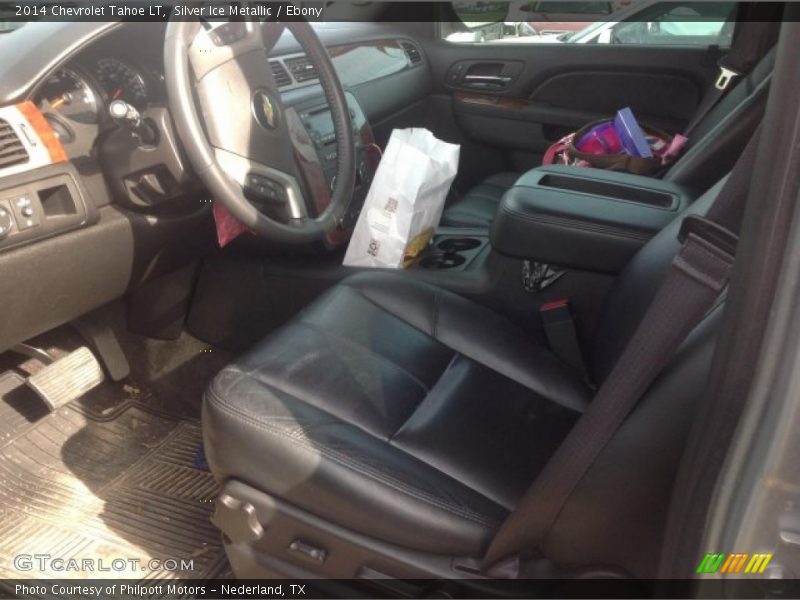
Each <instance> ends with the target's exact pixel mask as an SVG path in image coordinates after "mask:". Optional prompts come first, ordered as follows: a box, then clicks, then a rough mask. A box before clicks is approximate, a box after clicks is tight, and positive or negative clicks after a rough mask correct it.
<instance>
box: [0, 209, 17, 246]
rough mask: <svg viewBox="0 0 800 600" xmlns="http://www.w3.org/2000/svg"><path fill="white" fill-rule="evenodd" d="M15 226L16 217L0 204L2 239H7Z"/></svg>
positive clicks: (0, 232) (0, 236)
mask: <svg viewBox="0 0 800 600" xmlns="http://www.w3.org/2000/svg"><path fill="white" fill-rule="evenodd" d="M13 227H14V219H13V217H12V216H11V213H10V212H9V211H8V210H6V208H5V207H3V206H0V240H2V239H5V238H6V237H7V236H8V234H9V233H11V229H13Z"/></svg>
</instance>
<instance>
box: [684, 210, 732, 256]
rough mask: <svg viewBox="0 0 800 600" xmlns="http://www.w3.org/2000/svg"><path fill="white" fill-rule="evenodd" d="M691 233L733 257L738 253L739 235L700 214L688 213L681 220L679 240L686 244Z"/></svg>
mask: <svg viewBox="0 0 800 600" xmlns="http://www.w3.org/2000/svg"><path fill="white" fill-rule="evenodd" d="M689 234H694V235H696V236H697V237H699V238H700V239H702V240H704V241H705V242H707V243H709V244H711V245H712V246H714V247H715V248H717V249H718V250H721V251H723V252H725V253H726V254H727V255H729V256H730V257H731V258H733V257H734V256H735V255H736V246H738V244H739V236H737V235H736V234H735V233H733V232H731V231H730V230H728V229H726V228H725V227H723V226H722V225H720V224H719V223H715V222H714V221H711V220H709V219H706V218H705V217H701V216H699V215H688V216H686V217H684V218H683V221H682V222H681V229H680V231H679V232H678V241H679V242H680V243H681V244H685V243H686V240H687V238H688V237H689Z"/></svg>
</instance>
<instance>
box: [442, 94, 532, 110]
mask: <svg viewBox="0 0 800 600" xmlns="http://www.w3.org/2000/svg"><path fill="white" fill-rule="evenodd" d="M454 98H455V101H456V102H460V103H462V104H472V105H477V106H490V107H492V108H500V109H504V110H524V109H526V108H528V105H529V104H530V102H529V101H528V100H526V99H525V98H511V97H508V96H493V95H491V94H475V93H468V92H456V94H454Z"/></svg>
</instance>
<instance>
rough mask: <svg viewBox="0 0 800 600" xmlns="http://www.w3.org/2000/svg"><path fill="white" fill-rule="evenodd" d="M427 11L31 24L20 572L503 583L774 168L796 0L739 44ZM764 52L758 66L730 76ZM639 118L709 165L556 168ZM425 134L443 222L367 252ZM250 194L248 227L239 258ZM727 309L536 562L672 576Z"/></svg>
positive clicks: (9, 176) (7, 111)
mask: <svg viewBox="0 0 800 600" xmlns="http://www.w3.org/2000/svg"><path fill="white" fill-rule="evenodd" d="M402 4H403V3H385V4H380V3H378V4H375V3H361V4H359V3H353V4H352V5H349V3H348V5H349V8H348V11H350V12H346V14H345V15H344V18H343V20H341V21H330V22H315V23H308V22H305V21H302V20H298V21H290V22H285V23H280V24H278V23H264V24H262V23H259V22H257V21H247V20H240V21H230V22H226V23H215V24H210V23H209V22H198V21H196V20H185V21H180V20H172V21H169V22H168V23H148V22H90V21H86V22H56V21H53V22H47V21H42V22H36V23H27V24H25V25H24V26H22V27H19V28H16V29H14V30H11V31H7V32H4V33H0V46H2V45H3V44H9V46H2V47H3V48H10V47H11V45H13V47H14V48H15V50H14V52H13V53H7V54H5V55H4V56H5V57H4V59H3V64H0V282H2V285H1V286H0V305H2V307H3V310H4V315H3V318H2V319H0V351H2V354H0V498H2V500H0V538H2V539H3V541H4V543H3V544H2V545H0V574H2V577H4V578H10V577H15V576H19V574H18V572H16V571H15V570H14V569H13V568H12V566H11V565H12V564H13V558H14V557H15V556H17V555H19V554H21V553H28V554H36V553H37V552H40V553H44V552H54V550H53V549H54V548H57V549H58V550H57V552H58V553H60V555H61V556H64V557H65V558H68V557H84V556H94V557H119V556H124V557H140V558H141V557H156V558H164V557H181V558H187V559H192V561H193V562H192V568H191V570H185V571H183V570H180V569H179V570H177V571H176V572H173V573H170V576H171V577H176V578H189V579H196V580H197V579H212V578H226V577H231V578H232V577H237V578H243V579H255V578H277V579H281V578H292V577H305V578H312V579H316V578H332V579H352V580H354V581H357V582H358V585H363V586H364V588H365V589H372V590H383V591H384V592H385V593H390V594H399V595H405V596H408V597H417V596H420V595H421V594H428V593H430V592H431V590H432V589H433V588H431V587H430V586H431V584H427V583H421V581H423V580H428V579H441V580H454V579H463V580H470V581H473V584H474V585H475V586H478V587H476V588H475V589H476V590H480V593H482V594H488V595H502V593H503V592H502V588H497V587H492V586H491V585H489V584H490V583H491V581H492V580H494V579H502V578H504V577H505V575H504V574H503V573H502V572H501V571H500V570H494V571H492V570H490V569H488V567H489V566H496V564H494V563H493V564H492V565H489V564H487V561H486V560H485V557H486V556H487V552H488V551H489V550H490V548H492V547H493V542H494V541H495V540H496V537H497V535H498V531H500V530H501V529H502V528H503V523H504V522H506V520H507V519H508V518H509V517H510V515H513V514H516V512H515V509H518V507H520V505H521V504H523V501H524V500H525V498H526V497H527V495H528V494H527V492H526V491H527V490H528V489H529V486H531V484H532V482H534V481H535V480H536V479H537V477H538V476H540V475H541V474H542V473H543V472H544V471H545V470H546V467H547V465H548V464H549V463H550V462H551V460H552V459H553V457H554V456H555V455H556V454H557V451H558V449H559V448H560V447H562V446H563V444H564V443H565V440H566V439H567V438H568V435H569V434H570V432H571V431H572V430H573V428H574V427H576V426H577V424H579V423H582V422H583V421H585V419H583V420H582V417H583V416H586V415H588V414H589V413H590V412H591V407H592V405H593V403H594V401H595V399H596V398H597V397H598V395H599V394H601V393H602V390H603V389H604V388H605V387H606V385H605V384H606V383H607V382H608V381H609V380H610V379H613V378H614V377H617V375H616V374H615V371H619V369H620V364H622V363H623V361H627V360H628V359H627V358H625V357H626V356H627V355H626V349H628V350H629V348H630V345H631V344H632V343H633V342H632V340H636V339H638V338H637V331H638V328H639V326H640V324H641V323H642V322H643V320H644V319H645V316H646V315H647V314H648V311H649V310H650V308H651V305H653V304H654V302H655V301H656V299H657V297H658V292H659V288H660V286H661V284H662V282H663V281H664V280H665V278H666V277H667V275H668V273H669V272H670V269H671V268H672V265H673V263H674V262H675V257H676V255H678V254H679V252H680V251H681V247H682V244H683V242H684V241H685V237H686V236H685V231H684V229H685V227H684V222H685V220H687V219H692V218H694V219H695V220H699V221H702V222H705V223H708V221H707V219H709V218H711V216H713V214H714V211H715V210H717V209H715V206H717V202H716V201H717V199H718V197H720V195H721V192H722V195H723V196H724V195H730V194H731V193H732V192H731V187H732V186H728V187H726V184H727V183H728V182H729V181H732V180H734V178H735V175H736V172H737V169H738V170H739V171H743V170H744V169H746V166H744V167H743V166H741V165H743V164H744V163H746V162H748V161H749V162H750V163H751V162H752V154H753V152H754V151H751V152H746V151H745V148H750V147H751V146H748V143H751V144H753V143H755V142H751V140H757V139H758V137H757V136H758V133H757V132H758V131H759V127H760V126H761V124H762V121H765V120H766V118H765V113H768V103H769V100H770V88H771V85H772V83H773V82H772V79H773V70H774V69H775V67H776V64H777V63H778V62H779V61H780V60H781V59H782V58H783V57H782V55H781V44H780V34H781V28H782V27H781V25H782V24H781V22H780V19H779V18H775V12H774V11H781V10H783V7H782V5H777V4H775V3H770V5H769V7H768V10H770V11H773V12H771V13H770V15H771V16H770V19H769V21H768V22H765V23H760V27H758V28H757V29H756V28H753V27H751V25H752V24H753V22H752V19H750V20H748V17H747V15H748V12H747V11H753V10H767V8H760V9H756V8H754V7H753V4H757V3H752V4H750V3H731V6H732V12H731V15H730V21H731V22H732V23H733V24H734V33H733V40H734V41H733V47H732V48H731V47H726V46H725V45H715V44H712V45H707V44H703V45H701V44H664V45H647V44H634V45H626V44H615V43H609V44H568V43H537V44H515V43H502V44H500V43H498V44H494V43H492V42H491V40H489V41H483V42H467V43H459V42H452V41H447V40H445V39H444V38H443V36H442V32H441V24H442V22H445V21H447V22H453V21H456V18H455V17H454V16H453V13H452V12H448V11H450V10H451V9H449V8H448V7H449V5H448V4H445V3H431V4H426V3H414V4H413V7H409V6H406V7H403V6H402ZM538 4H543V5H544V4H548V3H538ZM604 4H605V3H604ZM669 4H670V5H673V4H676V3H669ZM778 16H780V12H778ZM596 18H599V17H596ZM603 18H605V17H603ZM501 22H502V21H501ZM784 27H785V25H784ZM737 39H739V40H742V39H748V40H750V42H751V43H750V44H749V46H748V49H747V61H746V62H745V65H746V66H743V67H742V70H741V71H740V72H737V73H735V74H734V76H733V77H731V78H730V79H731V81H730V82H729V83H728V85H727V87H724V86H723V88H720V87H719V81H720V80H719V78H720V66H719V65H720V64H722V63H721V61H722V60H724V58H725V57H726V56H727V55H729V54H733V53H734V52H735V51H738V50H741V46H740V45H739V44H740V42H737ZM625 106H628V107H631V109H632V110H633V111H634V113H635V114H636V116H637V117H638V118H639V120H640V121H641V122H644V123H647V124H649V125H652V126H654V127H658V128H660V129H663V130H664V131H667V132H670V133H672V134H674V133H679V132H684V133H685V134H686V136H687V138H688V142H687V145H686V147H685V148H684V150H683V151H682V153H681V154H680V156H679V157H678V158H677V160H675V161H674V162H673V163H672V164H670V165H665V166H664V167H663V168H661V169H659V170H658V171H657V172H655V173H653V174H651V175H635V174H631V173H626V172H621V171H613V170H601V169H596V168H579V167H577V166H574V165H565V164H551V165H542V160H543V157H544V155H545V152H546V151H547V149H548V147H549V146H550V145H551V144H553V143H555V142H556V141H558V140H559V139H561V138H562V137H563V136H565V135H566V134H568V133H570V132H573V131H575V130H577V129H579V128H580V127H583V126H584V125H586V124H587V123H590V122H593V121H596V120H599V119H604V118H608V117H609V116H613V114H614V113H615V112H616V111H617V110H619V109H620V108H622V107H625ZM412 127H413V128H426V129H428V130H429V131H431V132H432V133H433V134H434V135H435V136H436V137H437V138H439V139H441V140H444V141H447V142H450V143H454V144H459V145H460V162H459V166H458V174H457V176H456V178H455V181H454V183H453V185H452V187H451V189H450V192H449V194H448V197H447V201H446V206H445V209H444V212H443V214H442V219H441V222H440V225H439V227H438V228H437V229H436V231H435V233H434V235H433V237H432V240H431V242H430V244H429V245H428V246H427V247H426V248H425V250H424V251H423V252H422V253H421V254H420V255H419V256H417V257H415V258H414V259H413V261H411V264H410V265H409V266H408V267H407V268H405V269H399V270H388V269H367V268H356V267H347V266H343V265H342V258H343V255H344V252H345V250H346V248H347V244H348V242H349V240H350V237H351V235H352V232H353V228H354V226H355V225H356V222H357V220H358V219H359V216H360V214H361V208H362V205H363V203H364V201H365V198H366V197H367V192H368V190H369V188H370V184H371V182H372V179H373V177H374V176H375V173H376V170H377V169H378V168H379V166H380V167H381V168H386V167H387V166H388V168H391V165H385V164H383V163H381V152H382V149H384V148H385V147H386V144H387V142H388V140H389V137H390V135H391V133H392V131H393V130H396V129H404V128H412ZM732 171H733V172H734V174H731V173H732ZM736 181H737V182H738V181H740V180H739V179H736ZM739 188H740V190H739V191H740V192H741V193H744V192H746V191H747V186H746V185H739ZM222 209H224V214H223V211H222ZM224 216H225V217H226V218H227V219H230V220H233V221H235V222H238V223H237V224H239V225H241V233H240V234H239V235H238V236H237V237H236V238H235V239H234V240H233V241H231V242H230V243H227V244H225V245H224V247H220V243H219V241H220V227H221V225H220V223H221V219H222V218H223V217H224ZM739 218H741V217H739ZM734 223H735V225H731V227H730V228H731V230H732V231H733V234H735V233H737V231H738V222H736V221H734ZM734 227H736V229H734ZM733 234H732V235H733ZM679 238H680V239H679ZM725 307H726V302H725V293H723V294H722V295H721V296H719V297H718V298H716V300H715V301H714V303H713V305H712V306H711V308H710V309H709V310H707V311H704V312H703V314H702V315H700V317H701V318H699V319H698V322H697V323H696V324H694V325H693V326H692V327H691V328H690V331H687V332H686V336H685V339H682V340H680V344H679V345H678V347H677V348H676V349H675V351H674V352H673V353H672V354H671V355H670V356H669V359H668V360H665V361H663V362H664V364H663V365H662V366H661V368H659V369H658V371H657V373H654V374H653V377H652V381H650V382H649V383H648V385H646V386H645V387H644V389H643V390H642V392H641V393H640V394H639V395H638V396H637V398H636V403H635V406H634V407H633V408H632V410H631V411H630V414H628V415H627V417H626V418H624V420H622V422H621V423H620V425H619V427H618V428H616V429H615V431H614V432H613V435H611V436H610V439H609V440H608V441H607V443H604V444H603V446H602V448H601V449H600V450H599V452H598V454H597V456H596V457H594V459H593V461H592V462H591V464H590V465H588V467H587V469H586V471H585V472H584V473H583V474H582V476H581V477H580V478H579V479H578V480H577V482H576V484H575V485H574V487H573V488H571V489H570V491H569V493H568V494H566V495H565V497H564V500H563V505H559V508H558V510H557V511H556V514H555V515H554V517H553V519H552V522H550V523H549V524H548V527H547V530H546V534H543V535H542V536H541V539H539V540H538V541H537V547H536V548H533V547H527V548H526V549H525V551H524V552H516V553H514V555H513V557H512V558H513V559H514V565H515V567H514V568H515V571H514V575H513V577H515V578H522V579H582V578H623V579H626V578H632V579H654V578H656V577H657V576H658V573H659V557H660V552H661V548H662V544H663V541H664V537H665V532H666V523H667V517H668V512H669V507H670V502H671V499H672V494H673V487H674V482H675V478H676V474H677V472H678V469H679V466H680V464H681V460H682V457H683V453H684V450H685V447H686V440H687V438H688V436H689V432H690V430H691V427H692V424H693V421H694V418H695V415H696V411H697V407H698V405H699V404H701V403H702V402H703V398H704V389H705V386H706V383H707V381H708V377H709V372H710V369H711V365H712V361H713V360H714V356H715V342H716V339H717V334H718V331H719V327H720V322H721V320H722V317H723V314H724V310H725ZM565 315H566V316H565ZM551 317H554V319H555V320H553V319H551ZM625 364H627V362H626V363H625ZM574 436H575V434H574V433H573V437H574ZM551 470H552V467H551ZM520 529H524V526H523V527H522V528H520ZM503 558H507V557H506V556H504V557H503ZM490 562H491V561H490ZM506 566H507V564H506ZM53 574H54V572H53V571H48V570H47V569H46V568H39V569H38V570H37V569H34V572H28V573H27V575H26V576H34V577H47V576H53ZM61 575H63V574H61ZM121 576H127V577H134V578H139V577H141V573H136V572H133V571H131V572H130V573H129V572H127V571H126V572H124V573H122V574H121ZM481 580H486V581H487V582H489V583H487V584H486V587H480V586H481V585H482V584H481V583H480V581H481ZM409 581H416V583H414V584H411V583H409ZM354 585H356V584H354ZM370 586H372V587H370ZM436 589H439V588H436ZM476 593H477V592H476Z"/></svg>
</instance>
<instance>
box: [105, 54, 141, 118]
mask: <svg viewBox="0 0 800 600" xmlns="http://www.w3.org/2000/svg"><path fill="white" fill-rule="evenodd" d="M96 76H97V80H98V81H99V82H100V85H102V86H103V89H104V90H105V91H106V93H107V94H108V97H109V99H110V100H125V102H128V103H129V104H132V105H133V106H135V107H136V108H137V109H139V110H144V109H145V108H147V103H148V93H147V84H146V83H145V80H144V78H143V77H142V76H141V74H140V73H139V72H137V71H136V69H134V68H133V67H131V66H130V65H128V64H126V63H124V62H122V61H121V60H117V59H116V58H102V59H100V60H99V61H98V62H97V69H96Z"/></svg>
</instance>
